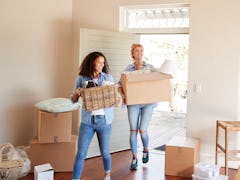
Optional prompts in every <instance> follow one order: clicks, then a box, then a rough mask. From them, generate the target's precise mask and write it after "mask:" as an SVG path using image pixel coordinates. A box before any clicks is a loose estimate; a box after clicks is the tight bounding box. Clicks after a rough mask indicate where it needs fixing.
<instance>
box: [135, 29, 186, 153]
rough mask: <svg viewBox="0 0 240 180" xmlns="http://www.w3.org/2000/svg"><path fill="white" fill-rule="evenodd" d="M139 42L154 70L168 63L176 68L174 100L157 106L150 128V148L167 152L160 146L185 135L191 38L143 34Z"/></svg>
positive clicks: (181, 35)
mask: <svg viewBox="0 0 240 180" xmlns="http://www.w3.org/2000/svg"><path fill="white" fill-rule="evenodd" d="M140 43H141V44H142V45H143V46H144V55H145V61H147V62H148V63H150V64H152V65H153V66H154V67H156V68H159V67H160V66H161V65H162V63H163V62H164V61H165V60H173V61H175V63H176V65H177V71H176V73H175V75H174V78H173V79H172V99H171V101H170V102H160V103H158V104H157V107H156V108H155V109H154V113H153V117H152V120H151V123H150V127H149V136H150V144H149V147H150V149H151V150H152V151H155V150H156V152H159V151H158V150H159V149H160V150H162V152H164V148H161V147H164V145H165V144H166V143H167V142H168V141H169V140H170V139H171V138H172V137H173V136H175V135H180V136H185V135H186V112H187V85H188V84H187V83H188V47H189V35H188V34H147V35H146V34H144V35H140ZM139 144H140V145H141V143H139ZM159 147H160V148H159ZM140 148H141V147H140ZM160 152H161V151H160Z"/></svg>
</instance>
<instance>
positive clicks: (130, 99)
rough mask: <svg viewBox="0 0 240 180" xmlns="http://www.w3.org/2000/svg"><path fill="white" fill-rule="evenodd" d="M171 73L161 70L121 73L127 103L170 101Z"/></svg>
mask: <svg viewBox="0 0 240 180" xmlns="http://www.w3.org/2000/svg"><path fill="white" fill-rule="evenodd" d="M171 78H172V76H171V75H168V74H164V73H161V72H149V73H142V74H131V73H130V74H125V73H123V74H122V75H121V82H122V87H123V91H124V93H125V95H126V104H127V105H132V104H147V103H155V102H161V101H170V98H171V84H170V79H171Z"/></svg>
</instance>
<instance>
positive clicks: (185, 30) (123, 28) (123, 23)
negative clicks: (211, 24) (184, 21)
mask: <svg viewBox="0 0 240 180" xmlns="http://www.w3.org/2000/svg"><path fill="white" fill-rule="evenodd" d="M177 7H187V8H189V4H160V5H136V6H121V7H120V10H119V13H120V14H119V17H120V20H119V27H120V29H119V30H120V32H128V33H136V34H139V33H141V34H142V33H151V34H155V33H157V34H189V27H177V28H173V27H170V28H165V27H161V28H129V27H127V18H128V17H127V11H128V10H134V9H136V10H137V9H152V8H154V9H155V8H159V9H161V8H177Z"/></svg>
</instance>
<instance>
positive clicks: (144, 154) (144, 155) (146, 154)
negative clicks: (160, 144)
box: [142, 151, 149, 163]
mask: <svg viewBox="0 0 240 180" xmlns="http://www.w3.org/2000/svg"><path fill="white" fill-rule="evenodd" d="M148 160H149V152H148V151H143V157H142V162H143V163H147V162H148Z"/></svg>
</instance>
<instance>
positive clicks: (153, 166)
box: [21, 150, 237, 180]
mask: <svg viewBox="0 0 240 180" xmlns="http://www.w3.org/2000/svg"><path fill="white" fill-rule="evenodd" d="M141 157H142V153H141V152H139V165H138V170H137V171H130V170H129V164H130V161H131V155H130V151H129V150H126V151H121V152H117V153H113V154H112V173H111V179H112V180H184V179H185V180H189V179H191V178H180V177H173V176H165V175H164V163H165V162H164V159H165V158H164V155H163V154H159V153H153V152H151V153H150V160H149V162H148V163H147V164H142V162H141ZM221 173H223V169H221ZM236 173H237V170H233V169H229V180H234V176H235V175H236ZM103 176H104V171H103V165H102V159H101V157H95V158H91V159H87V160H86V162H85V167H84V170H83V174H82V179H81V180H103ZM71 178H72V173H71V172H66V173H55V174H54V180H71ZM33 179H34V176H33V173H30V174H28V175H27V176H25V177H23V178H21V180H33Z"/></svg>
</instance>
